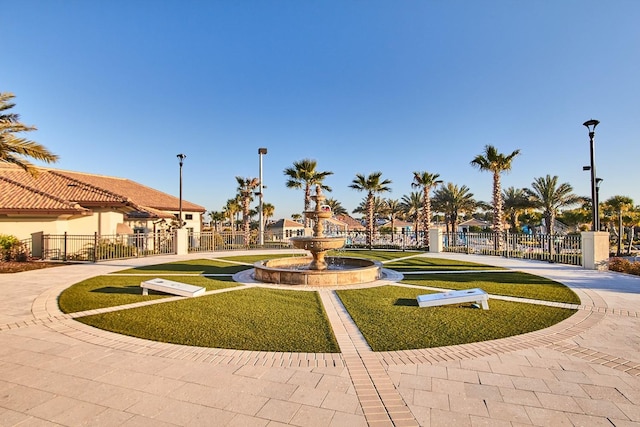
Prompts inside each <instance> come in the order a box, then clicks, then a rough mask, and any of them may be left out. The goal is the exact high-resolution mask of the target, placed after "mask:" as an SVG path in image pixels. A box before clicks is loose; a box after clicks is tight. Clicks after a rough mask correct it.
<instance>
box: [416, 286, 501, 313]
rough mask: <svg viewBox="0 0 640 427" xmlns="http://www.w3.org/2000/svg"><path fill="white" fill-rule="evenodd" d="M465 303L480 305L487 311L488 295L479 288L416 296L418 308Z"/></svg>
mask: <svg viewBox="0 0 640 427" xmlns="http://www.w3.org/2000/svg"><path fill="white" fill-rule="evenodd" d="M466 302H473V303H476V304H478V305H481V306H482V309H483V310H489V294H487V293H486V292H485V291H483V290H482V289H480V288H474V289H465V290H462V291H449V292H441V293H437V294H427V295H418V305H419V306H420V307H435V306H439V305H448V304H462V303H466Z"/></svg>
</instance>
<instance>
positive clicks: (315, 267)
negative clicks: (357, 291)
mask: <svg viewBox="0 0 640 427" xmlns="http://www.w3.org/2000/svg"><path fill="white" fill-rule="evenodd" d="M311 198H312V199H313V200H314V201H315V205H316V206H315V209H314V210H310V211H305V212H304V215H305V217H306V218H307V219H310V220H312V221H313V235H312V236H301V237H293V238H291V242H292V243H293V246H295V247H296V248H298V249H305V250H307V251H309V252H311V256H310V257H309V256H307V257H292V258H278V259H272V260H268V261H259V262H257V263H255V264H254V268H255V271H254V277H255V279H256V280H258V281H261V282H267V283H281V284H288V285H313V286H335V285H352V284H356V283H366V282H372V281H374V280H378V279H380V278H381V274H382V268H381V266H382V265H381V264H380V263H379V262H377V261H371V260H368V259H363V258H349V257H326V254H327V252H328V251H330V250H332V249H339V248H341V247H343V246H344V242H345V238H344V237H327V236H325V235H324V220H326V219H328V218H331V215H332V213H331V208H330V207H329V206H327V205H325V204H324V201H325V197H324V195H323V194H322V190H321V188H320V186H316V194H315V196H311Z"/></svg>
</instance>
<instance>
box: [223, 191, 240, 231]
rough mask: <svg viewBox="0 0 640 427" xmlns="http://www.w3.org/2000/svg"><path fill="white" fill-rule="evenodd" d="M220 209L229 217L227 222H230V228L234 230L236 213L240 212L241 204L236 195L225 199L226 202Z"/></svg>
mask: <svg viewBox="0 0 640 427" xmlns="http://www.w3.org/2000/svg"><path fill="white" fill-rule="evenodd" d="M222 211H223V212H224V213H225V215H226V216H227V218H229V224H231V230H232V231H234V230H235V229H236V226H235V225H236V215H237V214H238V213H239V212H242V206H241V205H240V201H239V198H238V197H235V198H233V199H229V200H227V203H226V204H225V205H224V208H223V209H222Z"/></svg>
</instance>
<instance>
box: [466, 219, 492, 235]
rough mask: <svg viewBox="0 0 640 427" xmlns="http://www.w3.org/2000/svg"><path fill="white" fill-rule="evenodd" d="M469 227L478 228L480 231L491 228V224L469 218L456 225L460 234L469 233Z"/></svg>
mask: <svg viewBox="0 0 640 427" xmlns="http://www.w3.org/2000/svg"><path fill="white" fill-rule="evenodd" d="M471 227H479V228H481V229H487V228H491V223H490V222H489V221H482V220H481V219H477V218H471V219H468V220H466V221H462V222H461V223H460V224H458V232H460V233H469V232H470V229H471Z"/></svg>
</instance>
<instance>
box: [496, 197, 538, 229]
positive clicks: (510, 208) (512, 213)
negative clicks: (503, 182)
mask: <svg viewBox="0 0 640 427" xmlns="http://www.w3.org/2000/svg"><path fill="white" fill-rule="evenodd" d="M502 201H503V210H504V214H505V216H506V217H507V218H508V220H509V229H510V231H511V233H517V232H518V215H519V214H520V213H521V212H523V211H524V210H526V209H527V208H530V207H531V202H530V201H529V198H528V197H527V193H526V192H525V191H524V189H522V188H515V187H509V188H507V189H505V190H504V192H503V193H502Z"/></svg>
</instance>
